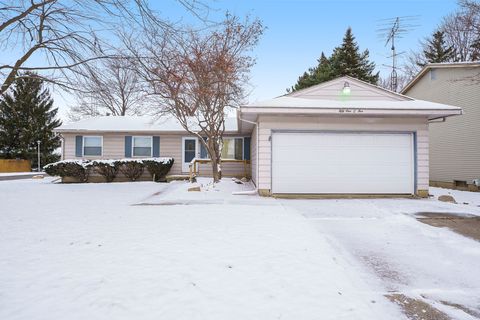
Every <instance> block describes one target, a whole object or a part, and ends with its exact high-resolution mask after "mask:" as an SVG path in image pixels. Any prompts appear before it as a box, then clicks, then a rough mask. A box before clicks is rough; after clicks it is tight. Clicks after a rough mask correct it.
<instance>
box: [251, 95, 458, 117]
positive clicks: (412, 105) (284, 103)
mask: <svg viewBox="0 0 480 320" xmlns="http://www.w3.org/2000/svg"><path fill="white" fill-rule="evenodd" d="M257 107H272V108H319V109H343V108H350V109H374V110H405V111H408V110H427V111H428V110H444V111H449V112H455V114H457V113H458V112H461V110H462V109H461V108H460V107H455V106H450V105H446V104H440V103H435V102H430V101H424V100H409V101H387V100H357V101H356V100H348V101H341V100H335V99H307V98H296V97H288V96H281V97H277V98H274V99H270V100H265V101H259V102H255V103H252V104H249V105H247V106H245V107H242V109H248V108H257ZM244 111H245V110H244Z"/></svg>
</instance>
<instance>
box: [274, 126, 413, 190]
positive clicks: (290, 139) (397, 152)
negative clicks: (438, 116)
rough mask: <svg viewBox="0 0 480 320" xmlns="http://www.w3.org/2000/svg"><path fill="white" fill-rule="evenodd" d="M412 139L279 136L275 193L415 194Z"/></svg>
mask: <svg viewBox="0 0 480 320" xmlns="http://www.w3.org/2000/svg"><path fill="white" fill-rule="evenodd" d="M413 162H414V152H413V135H412V134H410V133H371V132H368V133H358V132H355V133H353V132H352V133H343V132H342V133H336V132H298V133H297V132H295V133H291V132H288V133H287V132H274V133H273V134H272V193H330V194H332V193H352V194H353V193H356V194H361V193H366V194H368V193H371V194H411V193H414V164H413Z"/></svg>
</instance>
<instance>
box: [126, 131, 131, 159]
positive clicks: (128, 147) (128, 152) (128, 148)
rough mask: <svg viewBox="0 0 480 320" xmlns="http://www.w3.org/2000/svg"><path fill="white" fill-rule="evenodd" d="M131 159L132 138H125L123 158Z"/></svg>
mask: <svg viewBox="0 0 480 320" xmlns="http://www.w3.org/2000/svg"><path fill="white" fill-rule="evenodd" d="M131 157H132V136H125V158H131Z"/></svg>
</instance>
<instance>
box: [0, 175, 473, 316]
mask: <svg viewBox="0 0 480 320" xmlns="http://www.w3.org/2000/svg"><path fill="white" fill-rule="evenodd" d="M50 181H51V179H50V178H47V179H44V180H17V181H4V182H0V203H1V205H2V206H1V210H0V319H29V320H30V319H162V320H163V319H209V320H210V319H242V320H243V319H302V320H303V319H404V318H405V317H404V315H402V313H401V311H400V308H399V307H398V306H397V305H396V304H394V303H391V302H390V301H389V300H388V299H387V298H385V295H386V294H389V293H392V292H393V293H402V294H405V295H407V296H409V297H414V298H418V299H424V300H426V301H427V302H429V303H431V304H433V305H434V306H435V307H436V308H438V309H440V310H442V311H444V312H446V313H448V314H449V315H451V316H452V317H453V318H458V319H472V318H471V317H470V316H468V315H467V314H466V313H464V312H463V311H459V310H458V309H455V308H454V307H449V306H446V305H444V304H442V303H441V302H440V301H441V300H442V301H443V300H446V301H447V302H450V303H458V304H461V305H462V306H466V307H468V308H470V309H478V308H479V307H478V306H479V305H480V299H479V298H480V274H479V272H478V270H479V268H480V243H479V242H476V241H474V240H471V239H468V238H465V237H463V236H460V235H458V234H456V233H454V232H452V231H449V230H448V229H441V228H435V227H432V226H429V225H426V224H422V223H419V222H417V221H416V220H415V218H414V216H413V215H412V214H413V213H416V212H426V211H434V212H457V213H473V214H480V208H478V207H474V206H471V205H463V204H457V205H455V204H448V203H440V202H438V201H436V200H434V199H429V200H407V199H403V200H402V199H390V200H389V199H384V200H276V199H271V198H260V197H258V196H248V195H242V196H232V195H231V191H235V190H237V191H240V190H248V189H250V188H251V187H252V186H251V185H237V184H235V183H233V182H232V181H231V180H227V179H225V180H224V181H222V183H221V184H219V185H217V186H215V187H212V186H208V185H206V184H207V183H206V182H205V181H204V180H199V184H200V185H202V184H203V185H204V189H208V191H202V192H187V191H186V189H187V187H188V186H189V184H188V183H185V182H175V183H170V184H157V183H152V182H136V183H111V184H53V183H51V182H50ZM478 195H479V196H480V194H478Z"/></svg>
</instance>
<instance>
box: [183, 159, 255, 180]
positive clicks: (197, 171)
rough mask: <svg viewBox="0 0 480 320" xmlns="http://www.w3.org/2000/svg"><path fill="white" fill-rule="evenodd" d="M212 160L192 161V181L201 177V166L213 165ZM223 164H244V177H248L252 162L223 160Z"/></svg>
mask: <svg viewBox="0 0 480 320" xmlns="http://www.w3.org/2000/svg"><path fill="white" fill-rule="evenodd" d="M211 162H212V160H210V159H197V158H195V159H193V160H192V161H190V165H189V167H190V179H192V178H193V177H196V176H198V175H200V167H199V165H200V164H208V163H211ZM221 163H242V164H243V176H244V177H247V176H248V167H249V165H250V160H237V159H222V160H221Z"/></svg>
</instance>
